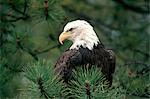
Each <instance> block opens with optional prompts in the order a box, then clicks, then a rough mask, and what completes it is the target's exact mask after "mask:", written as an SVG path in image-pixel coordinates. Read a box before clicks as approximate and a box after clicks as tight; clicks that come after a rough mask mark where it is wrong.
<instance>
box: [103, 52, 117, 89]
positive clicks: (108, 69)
mask: <svg viewBox="0 0 150 99" xmlns="http://www.w3.org/2000/svg"><path fill="white" fill-rule="evenodd" d="M106 51H107V52H108V53H109V57H107V60H106V65H104V66H102V72H103V74H105V76H106V78H107V80H108V81H109V85H110V86H111V84H112V76H113V73H114V72H115V65H116V57H115V53H114V52H113V51H112V50H106Z"/></svg>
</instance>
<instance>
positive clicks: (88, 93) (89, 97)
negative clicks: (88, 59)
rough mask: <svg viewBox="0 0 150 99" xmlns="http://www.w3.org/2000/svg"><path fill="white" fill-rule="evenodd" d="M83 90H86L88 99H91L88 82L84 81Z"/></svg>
mask: <svg viewBox="0 0 150 99" xmlns="http://www.w3.org/2000/svg"><path fill="white" fill-rule="evenodd" d="M85 90H86V94H87V96H88V99H91V92H90V84H89V81H88V80H85Z"/></svg>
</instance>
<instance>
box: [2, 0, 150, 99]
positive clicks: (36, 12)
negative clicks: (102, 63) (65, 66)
mask: <svg viewBox="0 0 150 99" xmlns="http://www.w3.org/2000/svg"><path fill="white" fill-rule="evenodd" d="M149 13H150V1H149V0H1V1H0V19H1V20H0V98H2V99H5V98H17V97H19V95H20V93H21V89H23V87H24V85H25V82H24V76H23V74H24V73H23V70H24V68H25V67H26V65H27V64H28V63H31V62H34V61H38V60H41V59H45V60H47V61H51V62H52V64H53V65H54V64H55V62H56V60H57V59H58V58H59V56H61V54H62V53H63V52H64V51H65V50H66V49H68V48H69V47H70V46H71V44H72V43H71V42H70V41H66V42H65V43H64V45H60V44H59V42H58V36H59V34H60V33H61V32H62V31H63V27H64V26H65V24H66V23H67V22H69V21H73V20H77V19H83V20H86V21H88V22H89V23H90V24H92V26H93V27H94V30H95V31H96V33H97V35H98V36H99V39H100V40H101V41H102V43H103V44H104V45H105V46H106V48H108V49H112V50H113V51H114V52H115V53H116V57H117V65H116V72H115V74H114V82H113V85H114V86H115V85H118V86H122V87H123V88H124V89H126V90H127V94H128V95H129V96H130V97H128V98H129V99H130V98H131V99H133V98H132V97H136V98H135V99H138V98H139V99H142V98H144V99H145V98H149V97H150V75H149V73H150V15H149ZM128 98H127V99H128Z"/></svg>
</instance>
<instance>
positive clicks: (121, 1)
mask: <svg viewBox="0 0 150 99" xmlns="http://www.w3.org/2000/svg"><path fill="white" fill-rule="evenodd" d="M114 1H115V2H116V3H118V4H120V5H122V7H124V8H125V9H128V10H131V11H134V12H137V13H141V14H149V13H150V12H149V9H143V8H142V7H139V6H135V5H131V4H128V3H126V2H125V0H114ZM147 3H148V4H149V2H147Z"/></svg>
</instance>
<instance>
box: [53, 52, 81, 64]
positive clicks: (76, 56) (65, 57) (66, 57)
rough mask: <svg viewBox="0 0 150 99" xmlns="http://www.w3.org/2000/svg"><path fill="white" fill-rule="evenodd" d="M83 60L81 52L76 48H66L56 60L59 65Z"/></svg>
mask: <svg viewBox="0 0 150 99" xmlns="http://www.w3.org/2000/svg"><path fill="white" fill-rule="evenodd" d="M81 60H82V55H81V53H80V52H79V51H78V50H76V49H71V50H66V51H65V52H64V53H62V55H61V57H59V59H58V60H57V62H56V66H57V65H63V64H64V65H69V64H72V65H76V64H77V63H79V62H80V61H81Z"/></svg>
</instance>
